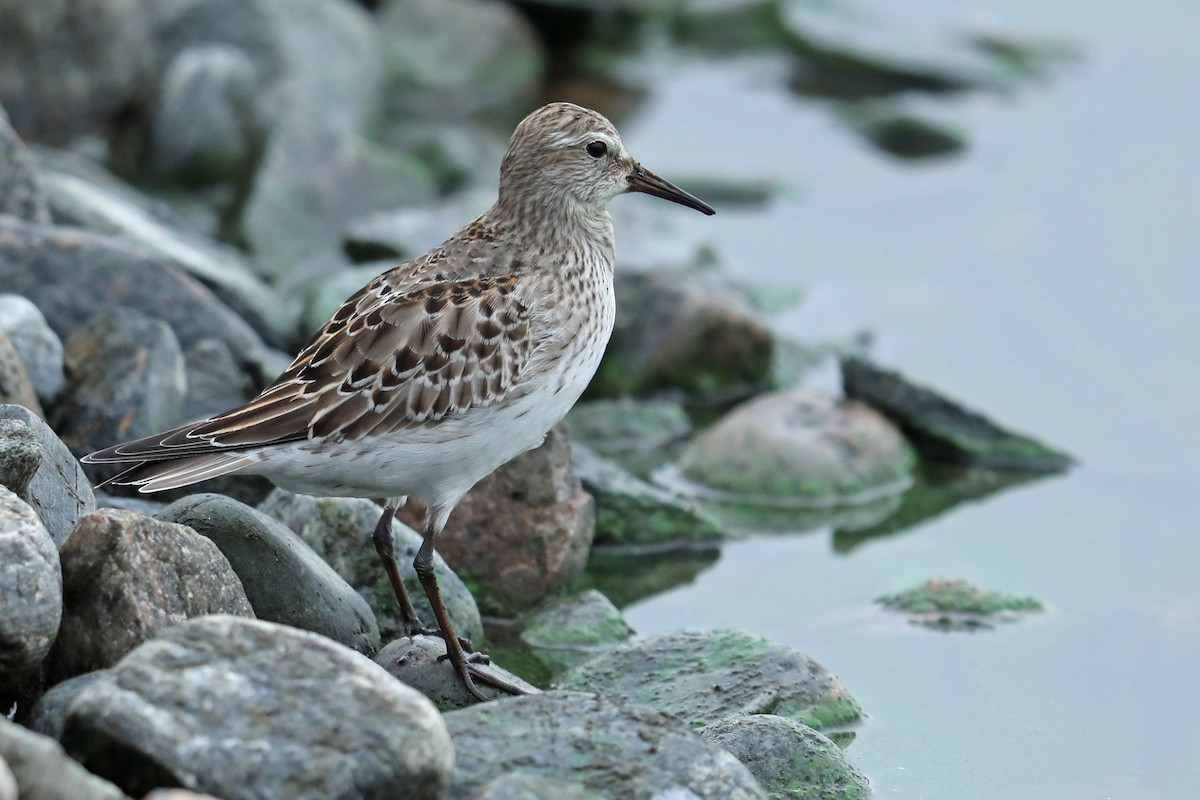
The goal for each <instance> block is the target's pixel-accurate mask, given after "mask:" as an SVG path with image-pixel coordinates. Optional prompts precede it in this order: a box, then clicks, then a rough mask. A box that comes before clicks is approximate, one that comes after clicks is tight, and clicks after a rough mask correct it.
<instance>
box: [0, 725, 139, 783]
mask: <svg viewBox="0 0 1200 800" xmlns="http://www.w3.org/2000/svg"><path fill="white" fill-rule="evenodd" d="M0 758H2V759H4V761H5V762H6V763H7V764H8V768H9V769H10V770H12V773H13V776H14V777H15V778H16V784H17V790H18V792H19V795H18V796H19V797H20V798H21V800H84V798H86V800H129V798H128V797H127V796H126V795H125V794H123V793H122V792H121V790H120V789H118V788H117V787H116V786H113V785H112V784H111V783H109V782H108V781H105V780H101V779H100V778H97V777H96V776H95V775H93V774H91V773H90V772H88V771H87V770H86V769H84V768H83V767H81V766H79V764H77V763H76V762H75V761H73V760H72V759H71V758H70V757H68V756H67V754H66V753H65V752H63V749H62V747H61V746H59V744H58V742H56V741H54V740H53V739H51V738H49V737H47V736H42V735H41V734H39V733H34V732H33V731H31V730H27V729H26V728H22V727H21V726H20V725H16V724H14V723H12V722H9V721H8V720H7V719H5V718H4V717H3V716H0Z"/></svg>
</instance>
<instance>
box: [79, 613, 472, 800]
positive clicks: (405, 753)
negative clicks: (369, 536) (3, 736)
mask: <svg viewBox="0 0 1200 800" xmlns="http://www.w3.org/2000/svg"><path fill="white" fill-rule="evenodd" d="M112 678H113V679H112V680H111V681H108V680H105V681H97V682H96V683H94V684H92V685H91V686H89V687H87V688H86V689H84V690H83V691H82V692H81V693H80V694H79V696H78V697H77V698H76V699H75V702H74V703H72V704H71V708H70V710H69V712H68V714H67V720H66V724H65V726H64V728H63V744H64V746H65V747H66V748H67V749H68V750H69V751H70V752H72V753H73V754H75V755H76V757H77V758H78V759H79V760H80V761H81V762H82V763H83V764H84V765H85V766H87V767H89V768H92V769H95V770H96V771H97V772H98V773H99V774H101V775H105V776H107V777H109V778H110V779H111V780H113V781H114V782H115V783H117V784H118V785H120V786H122V787H123V788H124V789H125V790H126V791H128V792H130V793H131V794H139V795H140V794H143V793H145V792H148V791H150V790H151V789H153V788H155V787H158V786H164V785H167V786H180V787H183V788H186V789H191V790H194V791H200V792H207V793H210V794H213V795H216V796H218V797H222V798H225V800H251V799H253V798H264V797H287V798H292V799H293V800H306V799H308V798H312V800H318V799H319V800H330V799H333V800H351V798H356V799H357V798H361V799H362V800H366V799H367V798H382V797H390V796H393V794H394V793H395V792H396V791H397V787H403V791H404V793H405V796H407V797H412V798H414V800H416V799H418V798H440V797H442V796H443V795H444V794H445V791H446V788H447V786H448V784H449V781H450V773H451V770H452V765H453V759H454V756H453V751H452V749H451V744H450V738H449V736H448V735H447V731H446V725H445V723H444V722H443V721H442V719H441V717H439V715H438V713H437V711H436V709H434V707H433V704H431V703H430V702H429V701H428V700H426V699H425V698H424V697H422V696H421V695H420V694H419V693H418V692H416V691H413V690H412V689H409V688H408V687H406V686H404V685H403V684H401V683H400V682H399V681H397V680H395V679H394V678H392V677H391V676H390V675H388V674H387V673H386V672H385V671H384V670H383V669H382V668H380V667H379V666H378V665H376V664H374V663H372V662H371V661H370V660H369V659H367V658H365V657H363V656H361V655H359V654H357V653H355V652H353V651H351V650H348V649H346V648H344V647H342V646H340V645H337V644H335V643H334V642H331V641H330V640H328V639H326V638H324V637H321V636H316V635H314V634H311V633H306V632H304V631H298V630H295V629H293V628H288V627H285V626H281V625H275V624H272V623H268V622H262V621H259V620H247V619H243V618H240V617H227V616H212V617H203V618H200V619H195V620H189V621H188V622H185V623H183V624H181V625H177V626H175V627H174V628H171V629H170V630H168V631H166V632H164V633H163V634H162V635H161V636H159V637H158V638H156V639H153V640H151V641H149V642H146V643H145V644H143V645H141V646H140V647H138V648H137V649H135V650H134V651H132V652H131V653H129V655H127V656H126V657H125V658H124V659H122V660H121V662H120V663H119V664H118V665H117V666H116V667H115V668H113V670H112Z"/></svg>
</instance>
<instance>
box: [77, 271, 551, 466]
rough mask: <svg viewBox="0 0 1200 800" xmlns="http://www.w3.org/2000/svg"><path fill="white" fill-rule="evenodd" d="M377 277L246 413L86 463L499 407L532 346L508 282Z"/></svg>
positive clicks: (354, 434)
mask: <svg viewBox="0 0 1200 800" xmlns="http://www.w3.org/2000/svg"><path fill="white" fill-rule="evenodd" d="M413 277H415V275H414V274H413V273H412V272H408V273H407V274H402V275H397V272H396V271H393V272H389V273H384V274H383V275H380V276H379V277H378V278H376V279H375V280H374V281H372V282H371V283H370V284H368V285H367V286H365V287H364V288H363V289H362V290H360V291H359V292H358V293H357V294H355V295H354V296H353V297H351V298H350V299H349V300H347V301H346V302H345V303H344V304H343V305H342V307H341V308H340V309H338V311H337V313H335V314H334V316H333V317H332V318H331V319H330V320H329V322H327V323H326V324H325V326H324V328H322V329H321V331H320V332H319V333H318V334H317V335H316V337H314V338H313V340H312V342H311V343H310V344H309V345H308V346H307V347H306V348H305V349H304V350H303V351H302V352H301V353H300V355H298V356H297V357H296V359H295V361H293V362H292V364H291V366H289V367H288V369H287V370H286V371H285V372H284V373H283V374H282V375H281V376H280V377H279V379H278V380H277V381H276V382H275V383H274V384H273V385H272V386H271V387H269V388H268V389H266V390H265V391H264V392H263V393H262V394H260V395H259V396H258V397H257V398H255V399H254V400H252V401H250V402H249V403H247V404H246V405H244V406H241V407H239V408H236V409H233V410H232V411H228V412H226V413H224V414H220V415H218V416H216V417H213V418H212V419H209V420H205V421H203V422H198V423H193V424H190V425H185V426H183V427H180V428H176V429H175V430H172V431H168V432H166V433H165V434H158V435H156V436H150V437H146V438H144V439H139V440H137V441H133V442H126V443H124V444H121V445H117V446H115V447H110V448H108V449H107V450H101V451H99V452H96V453H92V454H91V455H90V456H88V457H87V458H86V459H85V460H86V461H89V462H93V463H95V462H122V461H125V462H128V461H159V460H165V459H177V458H183V457H189V456H198V455H204V454H211V453H213V452H214V451H225V452H229V451H237V450H245V449H249V448H254V447H259V446H262V445H268V444H280V443H285V442H291V441H298V440H303V439H316V440H337V441H341V440H354V439H359V438H361V437H363V436H365V435H367V434H370V433H385V432H392V431H399V430H403V429H412V428H417V427H421V426H425V425H428V424H429V423H431V422H436V421H439V420H442V419H445V418H446V417H448V416H451V415H454V414H458V413H461V412H463V411H466V410H467V409H471V408H481V407H484V406H488V405H491V404H493V403H496V402H498V401H500V400H502V399H503V398H504V397H505V396H506V394H507V393H508V392H509V391H510V389H511V388H512V387H513V386H514V385H515V384H517V383H518V381H519V379H520V377H521V373H522V370H523V369H524V367H525V365H526V363H527V362H528V359H529V356H530V353H531V351H532V349H533V347H534V344H533V343H532V342H531V340H530V336H529V318H530V309H529V306H528V305H527V303H526V301H525V298H524V293H523V292H522V291H521V286H520V283H519V280H518V278H517V277H516V276H514V275H504V276H484V277H474V278H469V279H462V280H436V278H438V277H441V276H434V278H433V279H431V280H427V281H425V282H424V283H422V284H420V285H418V286H417V287H415V288H408V289H407V290H406V291H405V290H402V289H400V288H398V287H397V286H396V285H395V283H396V282H397V281H400V282H401V283H408V282H409V280H410V279H411V278H413Z"/></svg>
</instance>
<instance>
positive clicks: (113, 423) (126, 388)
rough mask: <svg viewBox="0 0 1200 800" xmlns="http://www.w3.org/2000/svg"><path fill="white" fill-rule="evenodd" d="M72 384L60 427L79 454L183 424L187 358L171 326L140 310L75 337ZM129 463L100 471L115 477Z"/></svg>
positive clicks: (70, 343)
mask: <svg viewBox="0 0 1200 800" xmlns="http://www.w3.org/2000/svg"><path fill="white" fill-rule="evenodd" d="M66 366H67V375H68V379H69V383H68V385H67V389H66V390H65V391H64V392H63V395H62V397H61V398H60V399H59V402H58V404H57V405H56V406H55V407H54V417H53V420H52V421H53V424H54V428H55V430H57V431H58V432H59V435H60V436H62V440H63V441H64V442H66V444H67V446H68V447H70V448H71V450H72V452H74V453H75V454H76V455H79V456H82V455H85V454H87V453H90V452H91V451H93V450H99V449H100V448H102V447H108V446H109V445H112V444H116V443H117V442H122V441H125V440H128V439H137V438H139V437H142V436H149V435H150V434H152V433H157V432H158V431H162V430H166V429H168V428H171V427H174V426H175V425H178V424H179V423H180V422H182V421H183V419H182V415H181V414H180V411H181V409H182V406H183V393H184V390H185V389H186V386H185V383H184V372H183V353H182V352H180V349H179V342H178V340H177V339H176V338H175V334H174V333H172V331H171V328H170V326H168V325H167V323H165V322H163V321H162V320H159V319H154V318H151V317H147V316H145V315H144V314H141V313H139V312H137V311H133V310H125V311H107V312H102V313H100V314H98V315H97V316H96V317H95V318H93V319H92V321H91V322H89V323H88V324H87V325H86V326H85V327H83V328H79V329H77V330H76V331H75V332H74V333H72V334H71V336H70V337H69V338H68V339H67V352H66ZM124 469H127V465H122V464H114V465H102V466H99V467H93V474H96V475H100V476H102V477H104V478H108V477H111V476H112V475H115V474H116V473H118V472H121V471H122V470H124Z"/></svg>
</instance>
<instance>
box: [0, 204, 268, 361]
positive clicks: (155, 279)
mask: <svg viewBox="0 0 1200 800" xmlns="http://www.w3.org/2000/svg"><path fill="white" fill-rule="evenodd" d="M0 286H3V287H4V289H5V291H7V292H15V293H17V294H22V295H25V296H26V297H27V298H29V299H30V300H32V301H33V302H34V303H35V304H36V305H37V307H38V308H40V309H41V311H42V313H43V314H45V315H46V320H47V322H49V323H50V327H52V328H53V329H54V332H55V333H57V334H58V335H59V336H60V337H62V338H64V339H65V338H67V337H68V336H69V335H70V334H71V333H73V332H74V331H75V330H76V329H77V328H80V327H82V326H83V325H84V324H86V323H87V322H88V321H89V320H90V319H91V318H92V316H94V315H95V314H97V313H100V312H103V311H111V310H114V309H117V308H132V309H135V310H138V311H141V312H142V313H144V314H147V315H149V316H155V317H158V318H160V319H162V320H163V321H164V322H166V323H167V324H168V325H170V326H171V329H172V330H173V331H174V332H175V336H176V337H177V338H178V339H179V344H180V345H181V346H182V347H184V348H185V349H186V348H188V347H191V346H192V345H193V344H194V343H196V342H197V341H199V340H201V339H207V338H210V337H217V338H219V339H221V340H222V341H223V342H225V344H227V345H228V346H229V349H230V350H231V351H232V352H234V353H236V354H237V355H238V358H239V360H240V361H241V362H242V363H243V364H244V365H246V366H247V368H252V367H254V366H255V365H257V364H261V363H263V361H264V359H265V358H266V357H267V348H266V347H265V346H264V345H263V342H262V339H260V338H259V336H258V334H257V333H255V332H254V330H253V329H252V328H251V327H250V326H249V325H248V324H247V323H246V322H245V321H243V320H242V319H241V318H240V317H239V316H238V315H237V314H235V313H234V312H233V311H232V310H231V309H230V308H229V307H228V306H226V305H225V304H224V303H222V302H221V301H220V300H218V299H217V298H216V297H215V296H214V295H213V293H212V292H210V291H209V290H208V289H207V288H205V287H204V286H203V285H201V284H200V283H199V282H197V281H196V280H195V279H194V278H192V277H190V276H188V275H186V274H185V273H184V272H183V271H181V270H180V269H179V268H178V265H177V263H176V262H175V261H174V260H173V259H166V258H163V257H162V256H160V255H158V254H156V253H153V252H151V251H148V250H146V249H145V248H144V247H142V246H139V245H138V244H136V243H133V242H130V241H129V240H127V239H124V238H121V237H116V236H106V235H103V234H98V233H92V232H89V231H81V230H77V229H74V228H55V227H48V226H40V225H26V224H23V223H21V222H19V221H17V220H15V219H11V218H3V217H0Z"/></svg>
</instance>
